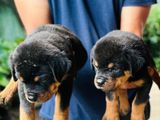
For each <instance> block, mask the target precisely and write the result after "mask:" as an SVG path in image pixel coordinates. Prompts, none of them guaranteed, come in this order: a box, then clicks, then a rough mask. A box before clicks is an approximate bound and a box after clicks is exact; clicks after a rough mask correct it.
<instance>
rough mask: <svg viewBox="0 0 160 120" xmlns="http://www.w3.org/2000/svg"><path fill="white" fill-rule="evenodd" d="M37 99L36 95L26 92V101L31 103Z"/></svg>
mask: <svg viewBox="0 0 160 120" xmlns="http://www.w3.org/2000/svg"><path fill="white" fill-rule="evenodd" d="M37 98H38V95H37V93H32V92H28V99H29V100H30V101H32V102H36V101H37Z"/></svg>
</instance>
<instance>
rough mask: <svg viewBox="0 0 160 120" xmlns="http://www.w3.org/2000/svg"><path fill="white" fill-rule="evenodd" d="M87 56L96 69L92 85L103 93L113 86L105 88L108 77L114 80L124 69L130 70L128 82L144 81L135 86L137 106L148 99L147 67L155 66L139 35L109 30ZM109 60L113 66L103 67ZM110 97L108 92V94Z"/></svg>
mask: <svg viewBox="0 0 160 120" xmlns="http://www.w3.org/2000/svg"><path fill="white" fill-rule="evenodd" d="M90 57H91V64H92V66H93V67H94V69H95V72H96V76H95V84H96V87H97V88H99V89H102V90H103V91H104V92H106V93H107V94H106V95H108V94H109V93H111V91H114V90H116V89H117V88H115V86H114V85H112V87H111V88H107V89H106V88H105V83H106V84H107V83H108V79H112V80H113V81H115V79H116V78H117V77H120V76H122V75H124V71H126V70H127V71H130V73H131V77H130V78H129V79H128V81H129V82H132V81H136V80H138V79H143V80H144V84H143V85H142V86H141V87H139V88H138V89H137V99H136V102H135V103H136V104H137V105H138V104H141V103H144V102H147V101H148V100H149V92H150V89H151V86H152V78H151V77H150V76H149V74H148V71H147V67H148V66H155V65H154V62H153V59H152V57H151V55H150V53H149V51H148V49H147V47H146V45H145V44H144V42H143V41H142V40H141V39H140V38H139V37H137V36H136V35H134V34H132V33H129V32H122V31H118V30H117V31H113V32H110V33H109V34H107V35H106V36H104V37H103V38H101V39H100V40H99V41H98V42H97V43H96V44H95V45H94V47H93V49H92V51H91V56H90ZM93 60H95V61H96V62H97V63H98V67H97V66H94V65H93ZM109 63H113V64H114V67H113V68H111V69H110V68H107V65H108V64H109ZM100 83H102V84H100ZM110 86H111V85H110ZM111 96H112V95H110V94H109V96H108V97H109V98H110V97H111ZM147 114H148V113H147ZM147 116H148V115H147Z"/></svg>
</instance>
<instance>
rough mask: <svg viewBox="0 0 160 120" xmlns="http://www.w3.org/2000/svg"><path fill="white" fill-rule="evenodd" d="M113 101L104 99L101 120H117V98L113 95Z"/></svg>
mask: <svg viewBox="0 0 160 120" xmlns="http://www.w3.org/2000/svg"><path fill="white" fill-rule="evenodd" d="M113 97H114V98H113V100H112V101H110V100H108V98H107V97H106V111H105V114H104V116H103V119H102V120H119V110H118V97H117V95H116V93H113Z"/></svg>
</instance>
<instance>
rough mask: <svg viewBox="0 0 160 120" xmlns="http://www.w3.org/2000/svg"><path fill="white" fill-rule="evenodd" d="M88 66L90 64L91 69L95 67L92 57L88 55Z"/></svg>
mask: <svg viewBox="0 0 160 120" xmlns="http://www.w3.org/2000/svg"><path fill="white" fill-rule="evenodd" d="M90 66H91V69H92V70H95V69H94V66H93V58H92V57H90Z"/></svg>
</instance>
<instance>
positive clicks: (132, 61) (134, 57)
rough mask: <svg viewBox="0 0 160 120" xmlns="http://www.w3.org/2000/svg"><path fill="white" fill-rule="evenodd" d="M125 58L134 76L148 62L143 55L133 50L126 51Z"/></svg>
mask: <svg viewBox="0 0 160 120" xmlns="http://www.w3.org/2000/svg"><path fill="white" fill-rule="evenodd" d="M123 57H124V58H125V60H126V62H127V63H128V64H129V68H130V71H131V72H132V75H133V76H134V74H135V73H136V72H137V71H138V70H140V69H141V68H142V67H143V66H144V65H145V62H146V61H145V59H144V57H143V55H142V53H140V52H139V51H137V50H133V49H127V50H124V52H123Z"/></svg>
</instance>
